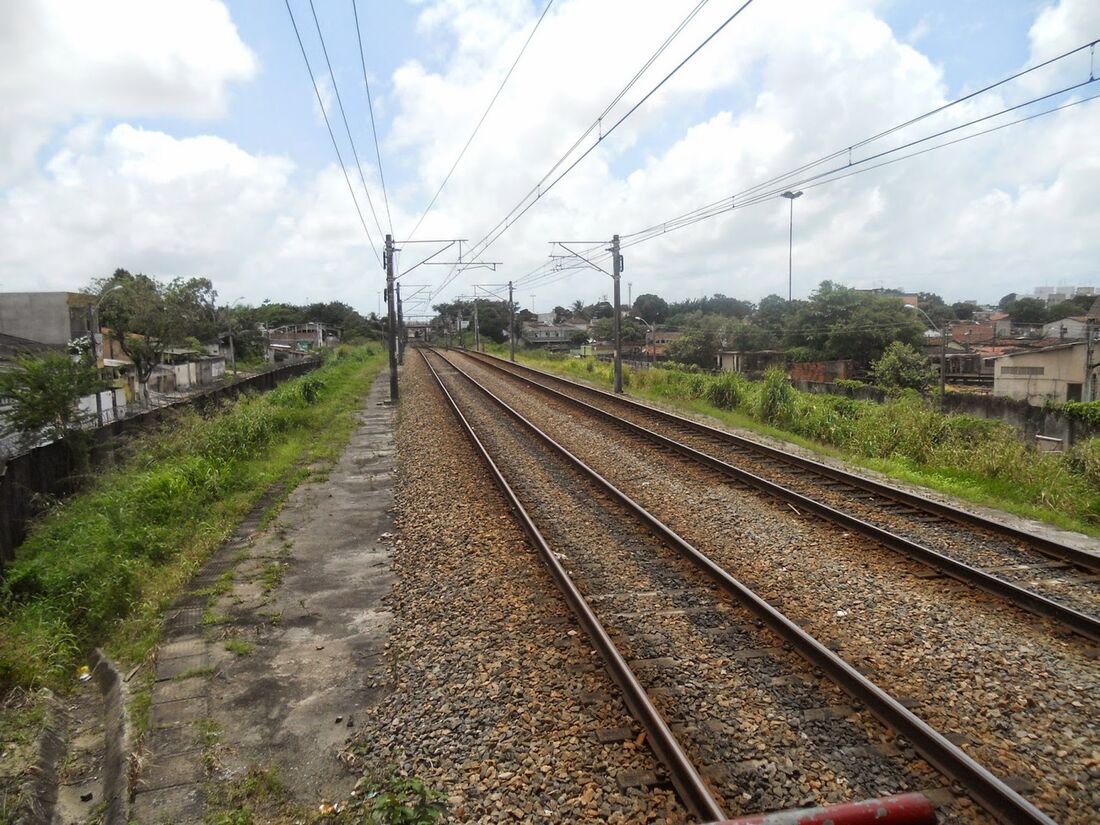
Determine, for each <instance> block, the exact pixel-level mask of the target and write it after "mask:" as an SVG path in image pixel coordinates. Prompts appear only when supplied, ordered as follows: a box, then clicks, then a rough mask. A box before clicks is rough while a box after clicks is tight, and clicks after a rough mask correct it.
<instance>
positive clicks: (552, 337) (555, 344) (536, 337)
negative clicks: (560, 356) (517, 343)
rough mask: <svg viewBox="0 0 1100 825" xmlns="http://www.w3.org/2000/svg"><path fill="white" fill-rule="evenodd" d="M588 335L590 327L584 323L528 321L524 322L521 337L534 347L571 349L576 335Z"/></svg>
mask: <svg viewBox="0 0 1100 825" xmlns="http://www.w3.org/2000/svg"><path fill="white" fill-rule="evenodd" d="M579 335H584V336H586V337H587V335H588V327H586V326H585V325H583V324H544V323H541V322H533V321H527V322H525V323H524V324H523V328H522V330H521V331H520V337H521V338H523V340H524V341H526V342H527V343H528V345H530V346H533V347H543V348H546V349H569V346H570V345H571V344H572V341H573V339H574V337H577V336H579Z"/></svg>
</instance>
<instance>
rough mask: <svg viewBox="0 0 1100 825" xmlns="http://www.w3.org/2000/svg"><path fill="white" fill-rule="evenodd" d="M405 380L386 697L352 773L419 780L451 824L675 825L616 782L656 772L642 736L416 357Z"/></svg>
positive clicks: (664, 807)
mask: <svg viewBox="0 0 1100 825" xmlns="http://www.w3.org/2000/svg"><path fill="white" fill-rule="evenodd" d="M401 378H402V406H401V410H400V423H399V427H398V433H397V443H398V455H399V460H398V477H397V488H396V523H397V534H396V536H395V537H394V539H393V541H394V547H393V558H394V572H395V573H396V574H397V581H396V583H395V585H394V587H393V591H392V596H391V599H390V601H391V604H390V606H391V608H392V610H393V613H394V620H393V626H392V642H391V648H390V655H391V657H392V663H391V668H390V680H389V681H390V685H389V687H390V692H389V694H388V696H387V697H386V698H385V699H383V700H381V701H380V702H379V704H378V705H376V706H375V707H374V708H373V709H372V710H371V712H370V713H369V715H368V716H367V717H366V718H364V719H363V720H360V721H359V724H358V725H357V734H356V738H355V740H354V743H353V744H352V746H351V747H350V748H349V751H348V754H347V756H348V759H349V760H350V761H351V762H352V763H353V765H354V766H355V767H356V768H357V769H359V770H364V771H369V772H375V773H386V772H389V771H390V770H394V769H396V770H397V771H399V772H403V773H406V774H409V775H415V776H418V777H420V778H421V779H423V780H424V781H425V782H426V783H427V784H428V785H429V786H430V787H433V788H436V789H438V790H440V791H442V792H443V794H444V795H445V797H446V798H447V800H448V805H449V812H448V821H461V822H466V821H469V822H498V821H501V822H503V821H508V822H513V821H517V820H520V821H531V822H535V821H537V822H575V821H578V820H584V819H588V820H592V821H606V822H623V823H626V822H630V823H637V822H654V821H660V822H671V823H676V822H682V821H684V820H685V813H684V811H683V809H682V808H681V807H680V805H679V803H678V801H677V800H676V798H675V795H674V793H673V792H672V790H671V789H670V788H669V787H668V786H667V785H659V786H656V787H653V786H650V787H645V788H639V787H626V788H625V789H624V787H623V786H622V784H621V783H620V780H625V779H627V778H628V777H629V776H631V775H646V774H649V775H656V774H659V773H660V771H661V768H660V766H659V765H658V764H657V762H656V760H655V759H654V757H653V756H652V754H651V753H650V752H649V750H648V748H646V747H645V746H644V744H642V743H640V742H639V741H638V737H639V735H640V734H641V729H640V727H638V726H637V725H636V724H635V722H634V721H633V719H632V718H631V717H630V715H629V714H628V712H627V711H626V709H625V707H624V706H623V705H622V703H621V701H619V700H618V693H617V689H616V688H615V686H614V684H613V683H612V682H611V680H610V679H609V678H608V677H607V676H606V675H605V673H604V671H603V670H602V668H599V667H597V666H596V665H595V664H594V656H593V653H592V651H591V649H590V648H589V646H588V644H587V643H586V640H585V638H584V636H583V634H581V632H580V630H579V626H578V625H577V623H576V622H575V620H574V619H573V616H572V614H571V613H570V612H569V610H568V608H567V607H566V606H565V604H564V602H563V601H562V600H561V599H560V597H559V594H558V591H557V589H556V588H555V586H554V584H553V582H552V580H551V578H550V576H549V574H548V573H547V572H546V570H545V568H544V567H543V565H542V564H541V562H540V561H539V560H538V558H537V556H536V555H535V553H534V551H533V550H531V549H530V548H529V547H528V545H527V543H526V540H525V537H524V535H523V533H522V532H521V531H520V530H519V528H518V527H517V526H516V524H515V522H514V521H513V517H512V516H511V514H510V513H509V511H508V509H507V507H506V505H505V502H504V500H503V498H502V496H501V495H500V494H499V493H498V492H497V491H496V489H495V487H494V486H493V484H492V481H491V479H490V476H489V475H488V473H487V472H486V470H485V468H484V467H483V465H482V463H481V461H480V459H479V458H478V456H477V455H476V453H475V452H474V450H473V449H472V447H471V445H470V444H469V442H468V441H467V439H466V437H465V436H464V435H463V434H462V433H461V432H460V430H459V429H458V426H457V423H456V421H455V419H454V416H453V414H452V413H451V412H450V410H449V409H448V408H447V407H446V406H445V400H444V399H443V397H442V395H441V393H440V392H439V389H438V387H436V386H434V380H433V379H432V378H431V376H430V374H429V373H428V372H427V370H426V368H425V367H424V366H423V364H422V363H421V360H420V357H419V356H418V355H415V354H414V353H410V355H409V357H407V358H406V359H405V366H404V368H403V372H402V377H401ZM616 730H625V738H624V739H619V740H616V741H606V742H604V741H601V736H602V735H603V734H601V732H605V731H616ZM604 736H605V735H604Z"/></svg>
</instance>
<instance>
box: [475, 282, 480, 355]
mask: <svg viewBox="0 0 1100 825" xmlns="http://www.w3.org/2000/svg"><path fill="white" fill-rule="evenodd" d="M474 351H475V352H481V330H480V329H479V328H478V325H477V287H474Z"/></svg>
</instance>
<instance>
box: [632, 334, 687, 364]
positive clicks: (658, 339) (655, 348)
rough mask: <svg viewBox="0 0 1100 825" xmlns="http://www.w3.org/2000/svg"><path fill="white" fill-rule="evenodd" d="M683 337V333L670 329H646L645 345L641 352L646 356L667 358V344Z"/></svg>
mask: <svg viewBox="0 0 1100 825" xmlns="http://www.w3.org/2000/svg"><path fill="white" fill-rule="evenodd" d="M683 337H684V333H682V332H677V331H674V330H671V329H655V330H653V331H652V332H650V331H649V330H646V334H645V346H644V347H642V354H643V355H644V356H645V357H646V358H653V359H657V358H667V357H668V345H669V344H671V343H672V342H673V341H678V340H680V339H681V338H683Z"/></svg>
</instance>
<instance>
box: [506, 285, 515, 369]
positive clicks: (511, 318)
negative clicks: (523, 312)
mask: <svg viewBox="0 0 1100 825" xmlns="http://www.w3.org/2000/svg"><path fill="white" fill-rule="evenodd" d="M508 344H509V346H510V348H511V350H512V363H515V360H516V305H515V302H514V301H513V300H512V282H511V281H509V282H508Z"/></svg>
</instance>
